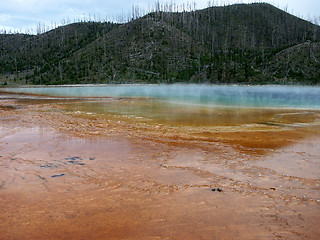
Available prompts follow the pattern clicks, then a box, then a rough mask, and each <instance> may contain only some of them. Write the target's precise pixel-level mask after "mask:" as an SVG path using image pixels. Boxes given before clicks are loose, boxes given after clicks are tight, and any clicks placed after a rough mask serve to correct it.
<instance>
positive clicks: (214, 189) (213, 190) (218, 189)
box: [211, 188, 222, 192]
mask: <svg viewBox="0 0 320 240" xmlns="http://www.w3.org/2000/svg"><path fill="white" fill-rule="evenodd" d="M211 191H212V192H215V191H218V192H222V188H212V189H211Z"/></svg>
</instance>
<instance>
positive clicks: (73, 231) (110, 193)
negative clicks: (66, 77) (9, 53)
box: [0, 94, 320, 240]
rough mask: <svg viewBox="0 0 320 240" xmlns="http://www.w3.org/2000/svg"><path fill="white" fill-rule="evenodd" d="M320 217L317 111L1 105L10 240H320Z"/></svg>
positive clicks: (1, 217) (8, 100)
mask: <svg viewBox="0 0 320 240" xmlns="http://www.w3.org/2000/svg"><path fill="white" fill-rule="evenodd" d="M150 109H152V111H151V110H150ZM319 207H320V112H319V111H317V110H288V109H258V108H241V109H233V108H221V107H220V108H219V107H217V108H215V109H208V108H204V107H200V106H197V107H193V108H185V107H183V106H180V107H177V106H172V105H170V106H169V105H166V106H164V104H163V103H157V102H154V100H152V99H61V98H59V99H54V98H53V99H46V98H43V97H32V96H31V97H30V96H29V97H23V96H22V95H12V94H7V95H5V94H2V96H1V99H0V239H4V240H10V239H32V240H33V239H139V240H140V239H319V236H320V230H319V229H320V225H319V223H320V208H319Z"/></svg>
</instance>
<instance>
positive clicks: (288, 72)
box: [0, 3, 320, 84]
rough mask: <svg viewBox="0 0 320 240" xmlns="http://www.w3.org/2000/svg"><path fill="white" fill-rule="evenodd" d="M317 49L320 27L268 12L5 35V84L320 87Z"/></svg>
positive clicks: (155, 16) (249, 7) (153, 17)
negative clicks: (185, 83) (192, 83)
mask: <svg viewBox="0 0 320 240" xmlns="http://www.w3.org/2000/svg"><path fill="white" fill-rule="evenodd" d="M319 44H320V27H319V26H317V25H314V24H312V23H310V22H307V21H304V20H302V19H299V18H297V17H295V16H293V15H290V14H288V13H286V12H284V11H282V10H280V9H277V8H275V7H274V6H272V5H270V4H265V3H257V4H236V5H230V6H225V7H211V8H207V9H203V10H199V11H192V12H176V13H169V12H161V11H157V12H154V13H150V14H147V15H146V16H144V17H142V18H138V19H135V20H133V21H131V22H129V23H126V24H113V23H94V22H87V23H75V24H71V25H67V26H64V27H59V28H57V29H54V30H52V31H50V32H47V33H43V34H40V35H36V36H33V35H19V34H17V35H0V75H1V76H0V82H1V81H2V82H12V81H16V82H21V83H22V82H23V83H29V84H66V83H68V84H69V83H120V82H149V83H156V82H166V83H172V82H201V83H251V84H264V83H279V84H290V83H303V84H319V83H320V71H319V69H320V56H319V54H320V51H319ZM1 79H2V80H1Z"/></svg>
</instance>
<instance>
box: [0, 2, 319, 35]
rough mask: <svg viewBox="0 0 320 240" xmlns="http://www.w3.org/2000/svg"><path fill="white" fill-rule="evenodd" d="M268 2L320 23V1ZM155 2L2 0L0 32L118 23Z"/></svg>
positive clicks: (0, 5) (197, 7) (200, 6)
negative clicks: (136, 8)
mask: <svg viewBox="0 0 320 240" xmlns="http://www.w3.org/2000/svg"><path fill="white" fill-rule="evenodd" d="M209 1H211V2H213V0H195V1H192V0H191V1H190V0H186V1H184V0H167V1H160V2H162V3H166V2H169V3H170V2H174V3H176V4H177V5H182V4H183V3H185V5H187V3H192V5H193V6H194V4H193V3H195V6H196V9H201V8H206V7H208V2H209ZM240 2H242V3H248V2H257V1H245V0H242V1H241V0H238V1H232V0H229V1H228V0H215V1H214V3H215V5H223V4H224V3H225V4H227V3H240ZM263 2H269V3H271V4H273V5H275V6H277V7H280V8H281V9H284V8H285V7H287V9H288V11H289V12H290V13H293V14H295V15H298V16H301V17H302V16H303V17H304V18H305V19H308V20H314V19H315V18H317V19H318V22H320V1H319V0H277V1H276V0H271V1H268V0H266V1H263ZM154 3H155V0H133V1H130V0H0V30H4V29H6V30H7V31H8V30H10V29H11V30H13V31H19V32H20V31H23V32H26V31H28V30H29V31H33V32H35V31H36V28H37V25H39V23H41V25H42V26H43V25H45V26H47V27H48V28H51V27H53V26H55V25H61V24H64V23H68V22H74V21H77V19H87V20H88V19H89V18H91V19H92V20H94V19H95V20H99V19H100V20H106V19H108V20H111V21H118V20H121V19H123V18H127V17H128V15H129V14H130V12H131V9H132V6H139V8H140V9H144V10H145V11H148V9H150V8H151V7H152V6H154ZM189 5H191V4H189Z"/></svg>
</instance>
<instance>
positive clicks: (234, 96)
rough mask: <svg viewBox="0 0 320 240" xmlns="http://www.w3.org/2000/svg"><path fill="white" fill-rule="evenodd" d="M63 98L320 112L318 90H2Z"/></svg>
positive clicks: (120, 87) (146, 87)
mask: <svg viewBox="0 0 320 240" xmlns="http://www.w3.org/2000/svg"><path fill="white" fill-rule="evenodd" d="M2 90H3V91H7V92H16V93H30V94H41V95H48V96H63V97H148V98H156V99H160V100H165V101H173V102H181V103H188V104H203V105H216V106H217V105H218V106H243V107H268V108H296V109H320V87H302V86H229V85H197V84H187V85H184V84H174V85H149V84H138V85H89V86H57V87H23V88H4V89H2Z"/></svg>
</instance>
